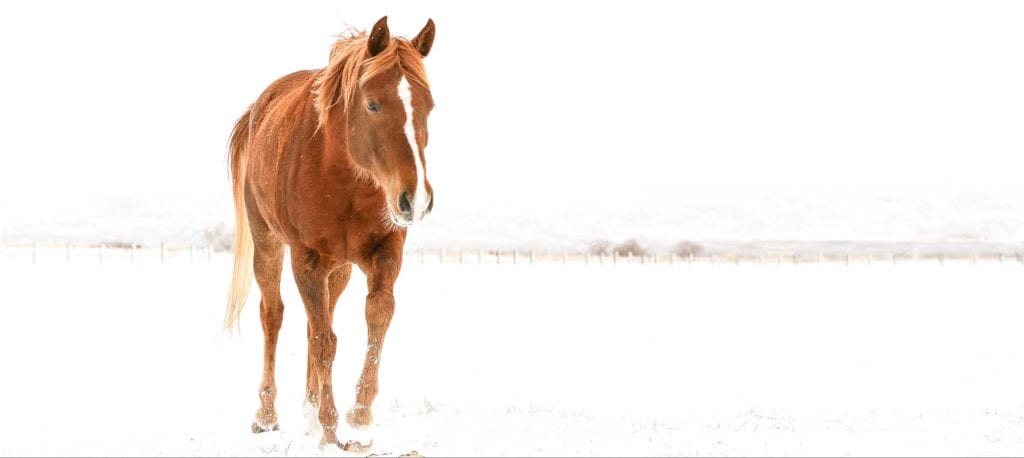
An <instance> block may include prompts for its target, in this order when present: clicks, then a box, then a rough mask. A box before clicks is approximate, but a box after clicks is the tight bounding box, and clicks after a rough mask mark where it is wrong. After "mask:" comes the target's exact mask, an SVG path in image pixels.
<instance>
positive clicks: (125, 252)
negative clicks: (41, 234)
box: [0, 242, 1024, 267]
mask: <svg viewBox="0 0 1024 458" xmlns="http://www.w3.org/2000/svg"><path fill="white" fill-rule="evenodd" d="M466 251H467V250H465V249H462V248H459V249H422V248H417V249H410V250H407V251H406V253H405V256H406V262H407V263H408V262H410V261H413V262H417V263H419V264H480V265H484V264H492V265H543V264H549V265H570V264H571V265H584V266H605V265H635V266H650V267H656V266H675V265H684V266H689V265H695V264H701V263H703V264H706V265H710V266H719V265H733V266H743V265H756V266H762V267H764V266H774V267H781V266H783V265H793V266H800V265H804V264H807V265H822V264H829V263H831V264H841V265H846V266H851V265H855V264H861V265H867V266H874V265H883V264H891V265H899V264H908V263H921V262H929V263H936V264H937V265H940V266H942V265H947V264H951V263H961V264H969V265H978V264H983V263H991V264H994V263H998V264H1007V263H1017V264H1021V265H1024V251H1015V252H964V253H955V254H954V253H943V252H934V253H921V252H918V251H917V250H912V251H904V252H879V251H875V252H835V251H815V252H774V253H756V254H751V253H735V252H733V253H730V252H714V253H692V252H691V253H685V254H677V253H664V252H662V253H658V252H654V253H630V252H627V253H618V252H610V253H609V252H599V253H588V252H578V251H567V250H563V251H557V252H550V251H548V252H543V253H536V252H535V251H534V250H530V251H523V252H521V251H519V250H501V249H494V250H484V249H477V250H476V256H472V255H470V256H467V253H466ZM215 253H217V251H216V250H214V248H213V247H212V246H210V245H196V244H169V243H166V242H162V243H160V244H155V245H150V246H144V245H140V244H137V243H132V244H118V245H114V246H112V245H109V244H106V243H99V244H95V243H94V244H73V243H65V244H42V243H31V244H0V260H10V259H24V260H26V261H27V262H30V263H32V264H40V263H60V262H63V263H65V264H71V263H79V262H93V263H96V264H99V265H104V264H109V263H128V264H141V263H150V264H152V263H157V262H158V263H159V264H172V263H174V264H182V263H184V264H202V263H205V264H211V263H213V260H214V255H215ZM470 253H471V251H470ZM220 254H222V255H224V256H231V253H230V252H221V253H220ZM766 260H769V262H765V261H766Z"/></svg>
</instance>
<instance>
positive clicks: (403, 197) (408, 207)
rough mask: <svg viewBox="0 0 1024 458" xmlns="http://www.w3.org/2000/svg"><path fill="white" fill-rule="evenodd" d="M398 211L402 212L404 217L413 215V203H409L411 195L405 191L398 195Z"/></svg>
mask: <svg viewBox="0 0 1024 458" xmlns="http://www.w3.org/2000/svg"><path fill="white" fill-rule="evenodd" d="M398 211H400V212H402V214H403V215H411V214H412V203H410V202H409V193H407V192H405V191H402V193H401V194H399V195H398Z"/></svg>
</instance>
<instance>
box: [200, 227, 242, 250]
mask: <svg viewBox="0 0 1024 458" xmlns="http://www.w3.org/2000/svg"><path fill="white" fill-rule="evenodd" d="M203 241H205V242H206V243H207V244H208V245H210V246H211V247H213V249H214V250H215V251H231V248H232V247H233V246H234V244H235V234H234V232H233V231H232V230H230V229H228V225H227V224H224V223H219V224H217V225H216V226H213V227H209V228H206V229H204V230H203Z"/></svg>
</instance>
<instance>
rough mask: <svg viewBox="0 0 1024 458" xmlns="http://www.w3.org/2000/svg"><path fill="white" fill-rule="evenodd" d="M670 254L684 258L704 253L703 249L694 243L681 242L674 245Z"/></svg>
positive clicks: (688, 241)
mask: <svg viewBox="0 0 1024 458" xmlns="http://www.w3.org/2000/svg"><path fill="white" fill-rule="evenodd" d="M672 252H673V253H675V255H676V256H680V257H686V256H689V255H694V256H696V255H699V254H701V253H703V252H704V247H702V246H700V244H698V243H696V242H693V241H690V240H683V241H681V242H679V243H677V244H676V246H675V247H674V248H673V250H672Z"/></svg>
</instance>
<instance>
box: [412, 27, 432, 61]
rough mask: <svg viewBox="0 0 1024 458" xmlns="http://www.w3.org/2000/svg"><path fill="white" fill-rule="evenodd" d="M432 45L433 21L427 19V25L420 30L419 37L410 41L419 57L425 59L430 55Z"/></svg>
mask: <svg viewBox="0 0 1024 458" xmlns="http://www.w3.org/2000/svg"><path fill="white" fill-rule="evenodd" d="M433 44H434V20H433V19H427V25H425V26H424V27H423V30H420V33H419V35H416V38H413V39H412V45H413V46H415V47H416V50H417V51H419V52H420V55H421V56H423V57H427V54H430V47H431V46H432V45H433Z"/></svg>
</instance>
